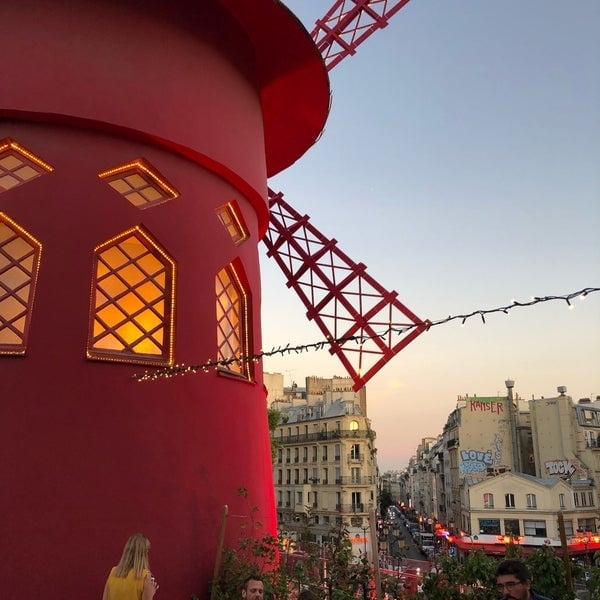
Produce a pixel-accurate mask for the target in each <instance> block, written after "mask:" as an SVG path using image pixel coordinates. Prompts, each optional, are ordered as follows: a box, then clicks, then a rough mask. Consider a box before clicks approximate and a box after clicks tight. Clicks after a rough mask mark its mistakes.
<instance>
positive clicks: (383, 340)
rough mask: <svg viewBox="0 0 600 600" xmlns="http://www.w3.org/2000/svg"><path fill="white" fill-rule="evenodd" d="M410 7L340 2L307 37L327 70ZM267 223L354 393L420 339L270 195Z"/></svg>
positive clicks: (401, 313)
mask: <svg viewBox="0 0 600 600" xmlns="http://www.w3.org/2000/svg"><path fill="white" fill-rule="evenodd" d="M408 1H409V0H398V1H397V2H390V1H387V0H374V1H371V2H369V1H368V0H338V1H337V2H335V4H334V5H333V6H332V7H331V9H330V10H329V12H328V13H327V14H326V15H325V16H324V17H323V18H322V19H319V20H317V23H316V25H315V28H314V29H313V31H312V33H311V35H312V38H313V40H314V41H315V44H316V45H317V47H318V48H319V51H320V52H321V54H322V56H323V59H324V61H325V65H326V67H327V69H328V70H331V69H332V68H333V67H334V66H335V65H337V64H338V63H339V62H340V61H341V60H343V59H344V58H345V57H346V56H348V55H352V54H354V53H355V51H356V48H357V47H358V46H359V45H360V44H361V43H362V42H363V41H365V40H366V39H367V38H368V37H369V36H370V35H371V34H372V33H374V32H375V31H377V30H378V29H381V28H383V27H385V26H386V25H387V23H388V20H389V19H390V18H391V17H392V16H393V15H394V14H396V13H397V12H398V11H399V10H400V9H401V8H403V7H404V6H405V5H406V4H407V3H408ZM269 208H270V222H269V228H268V231H267V233H266V235H265V237H264V238H263V242H264V243H265V245H266V246H267V256H269V257H271V258H273V259H274V260H275V261H276V262H277V264H278V265H279V267H280V268H281V270H282V271H283V272H284V274H285V276H286V278H287V285H288V287H291V288H292V289H293V290H294V291H295V292H296V294H297V295H298V296H299V298H300V300H301V301H302V302H303V304H304V306H305V307H306V311H307V312H306V315H307V317H308V318H309V319H310V320H312V321H314V322H315V324H316V325H317V326H318V327H319V329H320V330H321V332H322V334H323V335H324V336H325V339H327V340H328V341H329V345H330V352H331V354H335V355H336V356H337V357H338V358H339V359H340V361H341V362H342V364H343V366H344V368H345V369H346V371H347V373H348V374H349V375H350V377H351V378H352V380H353V381H354V389H356V390H358V389H360V388H361V387H363V386H364V385H365V384H366V382H367V381H368V380H369V379H371V378H372V377H373V376H374V375H375V374H376V373H377V372H378V371H379V370H380V369H381V368H382V367H383V366H384V365H385V364H386V363H387V362H388V361H389V360H390V359H391V358H393V357H394V356H395V355H396V354H398V352H400V350H402V349H403V348H404V347H405V346H406V345H407V344H409V343H410V342H411V341H412V340H414V339H415V338H416V337H417V336H419V335H420V334H421V333H423V331H425V330H426V329H427V327H428V325H429V323H428V321H422V320H421V319H419V317H417V316H416V315H415V314H414V313H413V312H412V311H411V310H410V309H408V308H407V307H406V306H405V305H404V304H402V302H400V301H399V300H398V293H397V292H395V291H388V290H386V288H384V287H383V286H382V285H380V284H379V283H378V282H377V281H375V279H373V278H372V277H371V276H370V275H369V274H368V273H367V268H366V266H365V265H364V264H362V263H356V262H354V261H353V260H352V259H350V258H349V257H348V256H347V255H346V254H344V252H342V251H341V250H340V249H339V248H338V246H337V242H336V240H334V239H329V238H327V237H325V236H324V235H323V234H322V233H321V232H319V231H318V230H317V229H316V228H315V227H314V226H313V225H312V224H311V223H310V222H309V217H307V216H306V215H304V216H303V215H300V214H299V213H297V212H296V211H295V210H294V209H293V208H292V207H291V206H290V205H289V204H287V203H286V202H285V201H284V200H283V194H282V193H281V192H274V191H273V190H269Z"/></svg>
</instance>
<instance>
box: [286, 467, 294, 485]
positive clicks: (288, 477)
mask: <svg viewBox="0 0 600 600" xmlns="http://www.w3.org/2000/svg"><path fill="white" fill-rule="evenodd" d="M285 483H286V484H287V485H290V483H292V471H291V469H286V470H285Z"/></svg>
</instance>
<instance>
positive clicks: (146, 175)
mask: <svg viewBox="0 0 600 600" xmlns="http://www.w3.org/2000/svg"><path fill="white" fill-rule="evenodd" d="M98 177H100V179H104V180H105V181H106V183H108V185H110V187H112V188H113V189H114V190H115V191H117V192H118V193H119V194H121V195H122V196H123V197H124V198H125V199H126V200H127V201H128V202H131V204H133V205H134V206H136V207H137V208H139V209H144V208H148V207H149V206H156V205H157V204H162V203H163V202H166V201H167V200H172V199H173V198H177V196H179V193H178V192H177V190H176V189H175V188H173V186H171V185H170V184H169V183H168V181H167V180H166V179H165V178H164V177H163V176H162V175H161V174H160V173H159V172H158V171H157V170H156V169H155V168H154V167H153V166H152V165H150V164H149V163H148V162H146V161H145V160H144V159H143V158H138V159H136V160H134V161H132V162H130V163H127V164H125V165H121V166H119V167H115V168H113V169H108V170H107V171H103V172H102V173H99V174H98Z"/></svg>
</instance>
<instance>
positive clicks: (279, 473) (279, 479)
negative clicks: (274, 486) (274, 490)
mask: <svg viewBox="0 0 600 600" xmlns="http://www.w3.org/2000/svg"><path fill="white" fill-rule="evenodd" d="M277 483H278V484H279V485H281V484H282V483H283V471H282V470H281V469H277Z"/></svg>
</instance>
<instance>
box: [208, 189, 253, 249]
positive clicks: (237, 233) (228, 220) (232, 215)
mask: <svg viewBox="0 0 600 600" xmlns="http://www.w3.org/2000/svg"><path fill="white" fill-rule="evenodd" d="M215 212H216V213H217V217H218V218H219V221H221V224H222V225H223V227H225V229H226V231H227V233H228V234H229V235H230V236H231V239H232V240H233V243H234V244H235V245H236V246H239V245H240V244H242V243H244V242H245V241H246V240H247V239H248V238H249V237H250V234H249V233H248V227H247V226H246V222H245V221H244V217H243V216H242V211H241V210H240V207H239V205H238V203H237V202H236V201H235V200H232V201H231V202H227V204H223V205H221V206H219V207H218V208H217V209H215Z"/></svg>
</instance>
